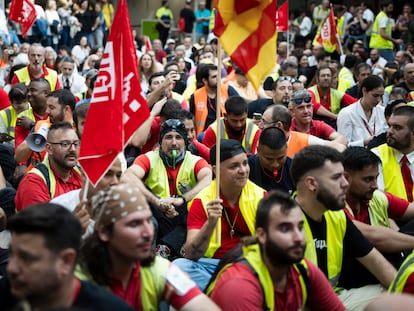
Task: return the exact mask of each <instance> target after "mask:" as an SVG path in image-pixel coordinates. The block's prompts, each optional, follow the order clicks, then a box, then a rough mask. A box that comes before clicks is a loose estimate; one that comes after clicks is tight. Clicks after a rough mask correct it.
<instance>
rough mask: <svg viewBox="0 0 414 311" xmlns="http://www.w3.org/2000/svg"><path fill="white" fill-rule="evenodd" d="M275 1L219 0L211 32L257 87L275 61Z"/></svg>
mask: <svg viewBox="0 0 414 311" xmlns="http://www.w3.org/2000/svg"><path fill="white" fill-rule="evenodd" d="M275 16H276V1H275V0H255V1H252V0H219V1H218V4H217V15H216V19H215V27H214V33H215V34H216V36H218V37H219V39H220V43H221V44H222V46H223V49H224V50H225V51H226V53H227V54H228V55H230V58H231V59H232V60H233V61H234V62H235V63H236V65H237V66H239V67H240V69H241V70H243V71H244V72H245V73H246V76H247V77H248V78H249V80H250V82H251V83H252V84H253V85H254V87H255V88H256V89H258V87H259V85H260V83H261V81H262V79H264V78H265V77H266V75H267V74H268V73H269V72H270V71H271V70H272V69H273V67H274V66H275V63H276V23H275Z"/></svg>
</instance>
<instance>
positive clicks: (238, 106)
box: [224, 96, 247, 116]
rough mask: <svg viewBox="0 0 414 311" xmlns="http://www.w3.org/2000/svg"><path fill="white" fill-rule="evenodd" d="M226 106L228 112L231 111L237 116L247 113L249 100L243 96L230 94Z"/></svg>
mask: <svg viewBox="0 0 414 311" xmlns="http://www.w3.org/2000/svg"><path fill="white" fill-rule="evenodd" d="M224 108H225V109H226V114H227V115H229V114H230V113H231V114H233V115H236V116H240V115H242V114H243V113H247V102H246V100H245V99H244V98H243V97H240V96H230V97H229V98H228V99H227V100H226V102H225V104H224Z"/></svg>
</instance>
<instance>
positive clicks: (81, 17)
mask: <svg viewBox="0 0 414 311" xmlns="http://www.w3.org/2000/svg"><path fill="white" fill-rule="evenodd" d="M75 16H76V18H77V19H78V21H79V22H80V23H81V24H82V29H81V31H82V32H87V33H89V32H92V26H93V25H94V24H95V21H96V18H97V17H98V15H97V14H96V13H95V11H92V10H86V11H85V12H84V13H81V12H79V13H77V14H76V15H75Z"/></svg>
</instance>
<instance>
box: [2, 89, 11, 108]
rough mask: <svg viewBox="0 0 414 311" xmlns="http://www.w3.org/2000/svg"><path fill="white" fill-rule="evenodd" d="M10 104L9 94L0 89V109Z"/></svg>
mask: <svg viewBox="0 0 414 311" xmlns="http://www.w3.org/2000/svg"><path fill="white" fill-rule="evenodd" d="M9 106H10V101H9V95H7V93H6V91H5V90H3V89H0V110H3V109H5V108H7V107H9Z"/></svg>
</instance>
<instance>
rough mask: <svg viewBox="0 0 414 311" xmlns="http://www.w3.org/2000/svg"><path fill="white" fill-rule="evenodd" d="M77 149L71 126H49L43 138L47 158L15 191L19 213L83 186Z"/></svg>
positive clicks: (65, 123) (66, 124) (64, 123)
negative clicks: (45, 136) (45, 137)
mask: <svg viewBox="0 0 414 311" xmlns="http://www.w3.org/2000/svg"><path fill="white" fill-rule="evenodd" d="M79 146H80V141H79V138H78V135H77V134H76V131H75V130H74V129H73V128H72V125H71V124H70V123H67V122H57V123H54V124H52V126H51V127H50V129H49V132H48V134H47V139H46V152H47V157H45V159H44V160H43V162H42V163H40V164H39V165H38V166H37V167H36V168H33V169H31V170H30V171H29V172H27V173H26V175H25V176H24V177H23V179H22V181H21V182H20V184H19V187H18V189H17V193H16V199H15V203H16V209H17V210H18V211H20V210H22V209H24V208H26V207H28V206H29V205H32V204H35V203H40V202H49V201H50V200H51V199H53V198H54V197H57V196H59V195H61V194H63V193H66V192H69V191H71V190H75V189H79V188H81V187H82V176H81V172H80V169H79V167H78V166H77V161H78V152H79Z"/></svg>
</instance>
